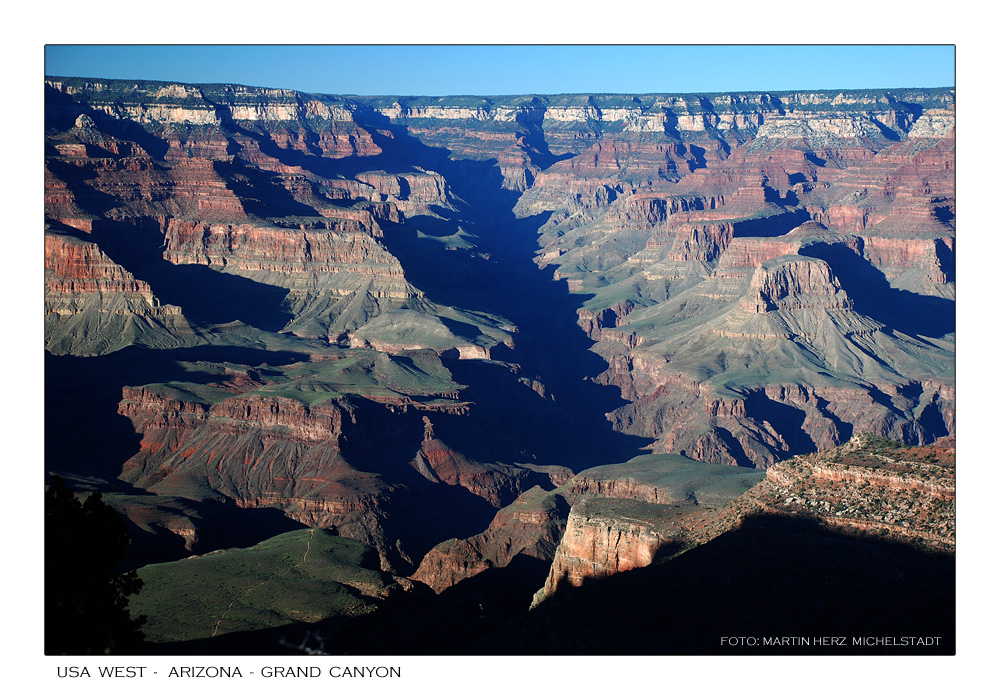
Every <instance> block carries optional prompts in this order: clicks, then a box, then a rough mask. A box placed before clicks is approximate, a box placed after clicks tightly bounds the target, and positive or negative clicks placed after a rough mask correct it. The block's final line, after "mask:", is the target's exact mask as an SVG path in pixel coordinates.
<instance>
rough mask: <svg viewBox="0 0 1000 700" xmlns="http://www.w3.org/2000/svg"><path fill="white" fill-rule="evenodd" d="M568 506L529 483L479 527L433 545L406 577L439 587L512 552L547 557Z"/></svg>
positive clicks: (502, 562) (501, 562)
mask: <svg viewBox="0 0 1000 700" xmlns="http://www.w3.org/2000/svg"><path fill="white" fill-rule="evenodd" d="M568 510H569V506H568V505H567V504H566V502H565V500H563V498H562V497H561V496H560V495H558V494H551V493H546V492H545V491H543V490H542V489H541V488H539V487H534V488H533V489H531V490H528V491H525V492H524V493H523V494H521V496H520V497H519V498H518V499H517V501H515V502H514V503H512V504H511V505H509V506H507V507H506V508H503V509H501V510H500V511H499V512H498V513H497V514H496V517H495V518H494V519H493V521H492V522H491V523H490V525H489V527H488V528H487V529H486V530H485V531H484V532H483V533H481V534H479V535H476V536H475V537H470V538H467V539H462V540H448V541H446V542H442V543H441V544H439V545H437V546H436V547H434V549H432V550H431V551H430V552H428V553H427V554H426V555H425V556H424V558H423V560H422V561H421V562H420V567H419V568H418V569H417V571H416V573H414V574H413V576H411V578H413V579H415V580H417V581H421V582H423V583H426V584H427V585H428V586H430V587H431V588H433V589H434V590H435V591H437V592H439V593H440V592H442V591H444V590H446V589H448V588H450V587H452V586H454V585H455V584H457V583H459V582H460V581H464V580H466V579H469V578H472V577H473V576H475V575H477V574H480V573H482V572H484V571H487V570H489V569H493V568H502V567H505V566H507V565H508V564H510V563H511V561H513V559H514V558H515V557H518V556H524V557H530V558H531V559H534V560H538V561H542V562H549V561H551V560H552V557H553V555H554V553H555V550H556V546H557V545H558V543H559V540H560V538H561V537H562V534H563V531H564V529H565V526H566V514H567V511H568Z"/></svg>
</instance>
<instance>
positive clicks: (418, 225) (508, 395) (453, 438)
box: [369, 115, 650, 470]
mask: <svg viewBox="0 0 1000 700" xmlns="http://www.w3.org/2000/svg"><path fill="white" fill-rule="evenodd" d="M369 117H370V118H371V119H372V120H374V121H375V124H374V126H375V127H377V129H376V128H371V132H372V134H373V137H374V138H375V140H376V143H379V145H381V146H383V153H388V152H390V151H389V149H390V147H391V148H392V149H393V150H392V151H391V152H392V153H393V154H394V156H395V157H396V159H397V160H396V161H395V162H394V164H393V165H394V167H396V168H400V169H403V170H405V169H406V168H410V167H416V166H417V165H419V166H420V167H423V168H428V169H432V170H434V171H436V172H438V173H440V174H441V175H443V176H444V177H445V180H446V181H447V182H448V184H449V187H450V188H451V190H452V192H453V193H454V194H455V195H456V199H455V201H454V204H455V205H456V206H457V211H444V210H439V211H438V212H437V213H438V214H439V215H440V216H441V217H442V218H441V219H433V218H432V217H427V216H424V217H415V218H414V219H412V220H408V221H407V222H406V223H404V224H400V225H392V224H385V225H384V228H385V237H384V243H385V245H386V247H387V248H388V249H389V251H390V252H391V253H392V254H393V255H394V256H396V257H397V258H398V259H399V260H400V262H401V263H402V266H403V269H405V270H406V271H407V279H409V280H410V281H411V282H412V283H413V284H414V286H416V287H417V288H418V289H421V290H422V291H423V292H425V294H426V295H427V297H428V298H429V299H431V300H433V301H435V302H438V303H440V304H444V305H453V306H457V307H459V308H462V309H468V310H471V311H475V312H483V313H486V314H491V315H495V316H500V317H502V318H505V319H507V320H509V321H511V322H512V323H513V325H514V326H516V327H517V333H516V334H515V335H514V343H515V347H514V348H513V349H512V350H508V349H506V348H504V347H498V348H495V349H494V351H493V354H492V356H491V357H492V358H493V359H496V360H500V361H502V362H504V363H506V364H507V369H504V368H501V367H498V366H497V365H496V364H495V363H494V364H493V365H492V366H491V363H485V362H478V361H469V360H458V359H448V358H445V359H444V363H445V366H446V367H447V368H448V369H449V371H450V372H451V373H452V375H453V377H454V378H455V380H456V381H458V382H460V383H462V384H465V385H467V386H468V389H466V390H465V391H464V392H463V397H464V398H469V399H471V400H472V401H473V403H474V404H475V405H474V408H473V410H472V415H471V416H470V418H471V422H472V423H475V425H476V427H477V428H478V429H480V430H482V429H483V428H484V426H485V427H486V430H485V433H487V434H491V435H488V438H489V437H492V439H487V441H486V442H484V441H483V440H482V439H478V438H476V439H470V433H469V432H468V431H467V430H465V429H464V428H463V427H461V426H459V425H455V429H454V430H452V429H451V427H450V426H449V425H447V423H448V422H449V421H443V423H444V425H443V426H442V428H441V430H440V431H439V435H440V436H441V437H442V439H443V440H445V441H446V442H448V443H449V445H451V446H452V447H454V448H456V449H458V450H459V451H461V452H462V453H463V454H466V455H467V456H469V457H471V458H473V459H477V460H481V461H490V460H508V461H509V460H520V461H532V462H536V463H554V464H562V465H564V466H568V467H570V468H573V469H575V470H579V469H583V468H587V467H591V466H596V465H598V464H605V463H612V462H621V461H627V460H628V459H630V458H631V457H634V456H635V455H636V454H638V452H639V451H640V450H641V449H643V448H644V447H646V446H647V445H648V444H649V442H650V441H649V440H646V439H643V438H636V437H632V436H627V435H623V434H621V433H616V432H615V431H614V430H613V429H612V424H611V422H610V421H609V420H608V418H607V415H606V414H608V413H611V412H612V411H614V410H615V409H617V408H619V407H621V406H622V405H624V404H625V401H624V400H622V398H621V394H620V391H619V390H618V389H617V388H616V387H609V386H604V385H599V384H596V383H595V382H594V381H592V379H593V378H595V377H597V376H598V375H599V374H601V372H603V371H605V370H606V369H607V363H606V361H605V360H604V359H603V358H601V357H600V356H599V355H597V354H596V353H594V352H592V351H591V347H592V346H593V341H592V340H591V339H590V338H588V337H587V336H586V334H585V333H584V332H583V330H582V329H581V328H580V326H579V325H577V309H578V308H579V307H580V305H581V304H582V303H584V302H585V301H586V300H587V298H589V297H587V296H586V295H571V294H570V293H569V290H568V288H567V286H566V283H565V282H559V281H555V280H553V279H552V276H551V272H550V271H546V270H544V269H539V267H538V266H537V265H536V264H535V262H534V261H533V258H534V256H535V254H536V250H537V248H538V242H537V240H538V229H539V227H540V226H541V225H542V224H543V223H544V221H545V220H546V218H547V216H546V215H538V216H531V217H525V218H518V217H517V216H515V214H514V211H513V209H514V206H515V204H516V203H517V199H518V197H519V196H520V193H518V192H514V191H510V190H505V189H504V188H503V176H502V174H501V172H500V169H499V166H498V165H497V163H496V162H495V161H492V160H486V161H474V160H460V159H454V158H451V157H448V153H447V151H446V150H445V149H442V148H435V147H431V146H427V145H425V144H423V143H422V142H420V141H419V140H417V139H415V138H413V137H412V136H410V135H409V134H408V133H407V130H406V128H405V127H402V126H399V125H393V124H391V123H390V122H389V120H388V119H386V118H382V117H381V115H369ZM379 130H381V131H383V132H385V131H389V132H391V133H392V135H393V138H392V139H391V141H389V142H384V141H383V140H386V137H385V136H382V135H380V134H379ZM536 140H537V138H536ZM535 152H536V153H538V154H539V155H538V157H539V158H541V159H542V161H543V162H544V163H545V164H551V162H554V161H555V160H556V159H557V157H556V156H553V155H552V154H548V153H547V149H542V150H536V151H535ZM459 229H461V230H462V231H464V232H465V234H467V235H468V237H469V239H470V240H473V241H474V242H475V245H476V248H475V249H474V251H473V252H472V253H471V254H470V253H469V252H467V251H465V250H463V249H458V250H447V249H445V248H443V247H442V246H441V245H440V243H439V242H437V241H435V240H433V239H434V238H435V237H438V236H444V235H450V234H452V233H454V232H456V231H458V230H459ZM418 230H420V231H423V232H424V233H425V234H427V235H425V236H424V237H419V236H418V235H417V231H418ZM511 369H513V370H514V371H511ZM522 380H524V381H522ZM532 383H534V386H533V387H532V386H531V384H532ZM466 420H467V421H468V419H466ZM435 425H436V426H437V423H435Z"/></svg>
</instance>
